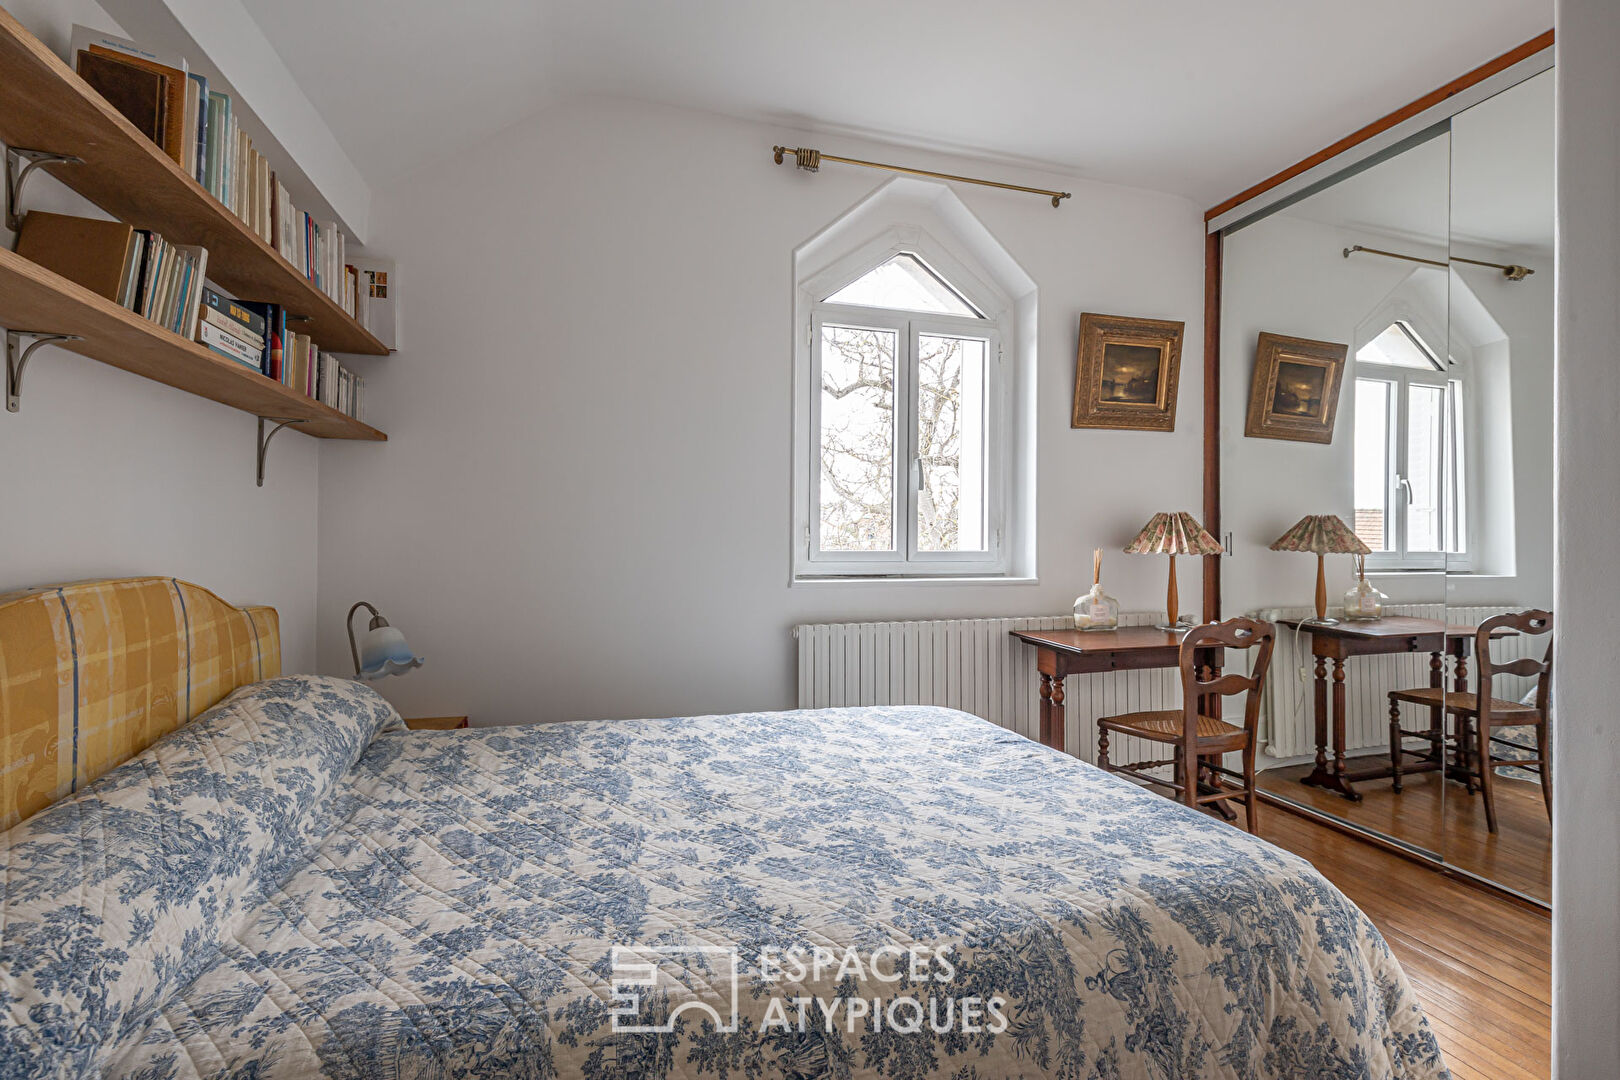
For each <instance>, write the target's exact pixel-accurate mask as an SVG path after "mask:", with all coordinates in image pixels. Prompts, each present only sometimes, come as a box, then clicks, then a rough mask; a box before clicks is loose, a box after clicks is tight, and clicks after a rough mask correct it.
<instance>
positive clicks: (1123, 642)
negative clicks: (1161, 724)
mask: <svg viewBox="0 0 1620 1080" xmlns="http://www.w3.org/2000/svg"><path fill="white" fill-rule="evenodd" d="M1009 633H1011V634H1012V636H1013V637H1015V638H1017V639H1018V640H1020V641H1022V642H1024V643H1025V644H1028V645H1033V646H1035V649H1036V654H1035V666H1036V670H1038V671H1039V672H1040V676H1041V743H1042V744H1043V745H1046V746H1050V747H1052V748H1053V749H1054V750H1062V749H1063V680H1064V678H1065V677H1067V676H1069V675H1090V674H1096V673H1098V672H1104V671H1138V670H1141V669H1143V668H1174V667H1180V666H1181V639H1182V637H1183V636H1185V635H1183V634H1180V633H1175V632H1172V631H1168V630H1156V629H1154V628H1153V627H1151V626H1122V627H1120V628H1119V629H1118V630H1085V631H1082V630H1012V631H1009ZM1199 652H1200V653H1201V654H1202V655H1201V656H1200V657H1199V662H1200V663H1201V664H1203V665H1205V666H1207V667H1208V668H1210V669H1211V670H1212V671H1213V672H1214V673H1215V674H1219V673H1220V670H1221V663H1222V662H1223V660H1224V652H1225V650H1223V649H1220V648H1218V647H1210V648H1201V649H1200V650H1199Z"/></svg>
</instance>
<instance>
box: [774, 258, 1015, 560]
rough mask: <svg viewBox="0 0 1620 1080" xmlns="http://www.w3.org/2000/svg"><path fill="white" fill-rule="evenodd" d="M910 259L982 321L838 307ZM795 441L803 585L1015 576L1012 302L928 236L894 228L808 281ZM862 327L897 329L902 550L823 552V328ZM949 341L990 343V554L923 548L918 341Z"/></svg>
mask: <svg viewBox="0 0 1620 1080" xmlns="http://www.w3.org/2000/svg"><path fill="white" fill-rule="evenodd" d="M900 254H909V255H912V256H915V257H916V258H917V259H919V260H920V261H921V262H922V263H923V264H924V265H925V266H927V267H928V268H929V269H931V270H933V271H934V272H935V273H936V274H937V275H938V276H939V277H940V278H942V279H943V280H944V281H946V282H947V283H948V284H949V285H950V286H951V288H953V289H954V290H956V291H957V292H958V293H960V294H961V295H962V297H963V298H964V299H965V300H967V302H968V303H969V304H970V305H972V306H973V308H974V309H976V310H977V311H979V312H981V313H983V316H984V317H983V318H973V317H971V316H963V315H942V314H935V313H930V312H911V311H901V310H896V309H891V308H871V307H865V306H860V305H851V304H834V303H830V302H827V301H825V300H823V299H821V298H822V297H826V296H831V295H833V294H834V293H836V292H837V291H838V290H839V289H842V288H843V287H844V286H845V285H848V284H850V283H851V282H853V281H855V280H857V279H859V278H860V277H861V276H863V275H864V274H866V273H867V272H869V271H871V270H873V269H875V268H876V267H878V266H881V265H882V264H883V263H885V262H887V261H888V260H889V259H891V258H893V257H894V256H896V255H900ZM797 308H798V316H797V319H796V321H797V323H798V327H799V329H798V332H797V333H796V337H797V348H796V350H795V352H796V355H797V357H798V361H799V362H798V364H797V367H798V369H799V374H798V376H797V378H796V379H795V398H796V400H797V407H796V413H797V415H799V416H800V417H802V418H803V423H802V424H801V425H800V430H799V431H798V432H797V434H796V437H795V442H796V446H795V453H794V460H795V470H794V471H795V477H794V489H795V495H794V543H793V577H794V579H795V580H818V579H823V580H824V579H840V578H843V579H869V578H870V579H934V578H940V579H948V578H951V577H1002V576H1008V575H1009V573H1010V569H1011V566H1010V564H1011V549H1012V545H1011V544H1010V543H1009V539H1010V538H1009V537H1008V535H1007V525H1008V517H1009V509H1010V502H1009V500H1010V495H1011V487H1012V474H1013V469H1012V465H1013V461H1012V459H1013V453H1014V446H1013V438H1012V427H1011V415H1010V413H1011V406H1012V395H1011V386H1010V383H1011V379H1012V366H1011V364H1010V363H1009V356H1008V354H1009V352H1010V351H1011V338H1012V313H1013V303H1012V301H1011V300H1010V299H1009V298H1008V297H1006V296H1005V295H1003V294H1002V293H1001V292H1000V290H998V289H996V288H994V287H993V286H990V285H989V284H987V283H986V282H985V281H984V279H983V277H982V276H981V275H980V274H978V273H975V272H974V271H973V270H972V269H971V268H970V267H969V266H967V265H966V263H965V262H964V261H963V260H962V259H959V258H957V257H956V256H955V255H954V254H952V253H951V252H950V251H949V250H948V249H947V248H946V247H945V246H944V245H942V244H939V243H938V242H937V241H934V240H933V239H932V238H931V237H929V236H928V234H927V233H925V232H924V231H923V230H921V229H919V228H916V227H914V226H904V227H898V228H894V229H890V230H888V231H887V232H885V233H884V234H883V235H882V236H880V237H878V238H877V239H875V240H873V241H871V242H869V243H867V244H864V245H862V246H861V247H860V248H858V249H857V250H855V251H853V252H850V253H849V254H848V255H846V256H844V257H842V258H840V259H837V260H836V261H835V262H833V263H832V264H831V265H830V266H828V267H826V268H825V269H823V270H821V271H820V272H818V273H816V274H814V275H812V276H811V277H809V278H808V279H807V280H806V281H804V282H803V283H801V285H800V288H799V290H798V305H797ZM826 324H831V325H834V326H859V327H870V328H872V329H885V330H893V331H895V333H896V335H897V346H898V347H897V349H896V356H895V406H896V408H895V417H896V420H895V426H896V431H895V440H894V442H895V460H894V464H893V474H892V475H893V477H894V480H895V489H896V491H895V496H896V497H895V500H894V506H895V509H894V514H895V517H894V526H895V531H896V537H895V546H894V549H893V550H890V551H824V550H822V549H821V547H820V535H819V534H820V528H819V525H820V506H821V501H820V496H821V392H820V388H821V328H822V327H823V326H824V325H826ZM931 333H941V334H946V335H952V336H960V337H975V338H980V339H983V340H985V341H986V343H987V345H986V354H985V361H986V362H985V381H986V386H985V517H986V520H985V540H986V548H987V550H985V551H920V550H918V546H917V540H918V528H917V492H918V485H919V484H920V482H921V479H920V475H919V472H918V464H917V454H916V438H917V431H916V427H917V425H916V417H917V386H916V379H915V375H914V373H915V370H916V365H917V356H918V337H919V336H920V335H924V334H931Z"/></svg>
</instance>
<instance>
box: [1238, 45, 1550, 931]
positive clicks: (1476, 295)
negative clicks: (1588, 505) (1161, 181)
mask: <svg viewBox="0 0 1620 1080" xmlns="http://www.w3.org/2000/svg"><path fill="white" fill-rule="evenodd" d="M1552 79H1553V76H1552V74H1551V73H1550V72H1547V73H1543V74H1541V75H1539V76H1536V77H1534V78H1532V79H1529V80H1527V81H1525V82H1522V83H1520V84H1518V85H1517V86H1514V87H1512V88H1511V89H1508V90H1506V91H1503V92H1502V93H1499V94H1497V95H1496V96H1494V97H1492V98H1489V99H1487V100H1485V101H1483V102H1481V103H1480V104H1478V105H1475V106H1474V107H1472V108H1470V109H1468V110H1465V111H1463V112H1461V113H1459V114H1457V115H1456V116H1454V117H1453V118H1452V119H1451V120H1450V121H1449V122H1446V123H1442V124H1441V125H1439V126H1438V127H1436V128H1432V129H1430V130H1429V132H1427V133H1426V135H1425V136H1419V137H1416V138H1414V139H1412V140H1408V142H1407V143H1406V144H1404V145H1403V146H1402V147H1400V148H1399V150H1398V152H1393V153H1390V154H1388V155H1386V156H1385V157H1383V158H1382V160H1377V161H1376V162H1375V163H1374V164H1371V165H1370V166H1367V167H1356V168H1354V169H1351V170H1347V171H1346V173H1345V174H1344V175H1343V176H1341V177H1340V178H1339V179H1338V180H1337V181H1336V182H1334V183H1331V184H1329V185H1328V186H1325V187H1322V188H1321V189H1320V190H1317V191H1316V192H1315V193H1314V194H1311V195H1309V196H1307V197H1305V198H1302V199H1298V200H1296V201H1294V202H1292V203H1290V204H1288V205H1286V206H1284V207H1283V208H1282V209H1280V210H1277V211H1275V212H1273V213H1271V214H1269V216H1264V217H1261V218H1259V219H1258V220H1254V221H1251V222H1249V223H1247V224H1242V225H1239V226H1237V227H1235V228H1233V229H1229V230H1228V231H1227V232H1226V234H1225V235H1224V237H1223V245H1222V276H1221V356H1222V364H1221V385H1220V395H1221V404H1222V408H1221V421H1222V423H1221V428H1220V453H1221V521H1222V526H1223V528H1224V529H1226V530H1228V538H1229V550H1230V552H1231V556H1230V558H1228V559H1226V560H1224V562H1223V571H1222V608H1223V610H1224V613H1225V614H1228V615H1230V614H1237V613H1240V612H1243V613H1255V614H1259V615H1261V616H1263V617H1267V618H1271V619H1273V620H1275V621H1277V622H1278V623H1279V626H1280V628H1281V630H1282V633H1281V634H1280V637H1279V641H1278V647H1277V655H1276V659H1275V660H1274V661H1273V668H1272V670H1273V672H1274V675H1273V679H1272V683H1271V686H1270V689H1269V691H1268V697H1269V701H1268V709H1267V714H1266V716H1265V718H1264V720H1263V724H1262V747H1263V750H1264V753H1263V754H1262V757H1261V759H1260V767H1261V769H1262V771H1261V773H1260V777H1259V786H1260V788H1261V789H1262V790H1263V791H1265V792H1268V793H1269V794H1270V795H1271V796H1272V797H1275V798H1280V799H1286V800H1288V801H1291V802H1294V803H1298V804H1302V805H1306V806H1309V807H1311V808H1312V809H1315V810H1317V811H1319V812H1322V813H1326V814H1330V815H1332V816H1333V817H1335V818H1338V819H1340V820H1342V821H1344V822H1346V823H1348V824H1350V825H1352V826H1354V827H1356V828H1358V829H1361V830H1365V831H1368V832H1372V833H1376V834H1378V835H1379V836H1381V837H1383V838H1386V839H1389V840H1393V841H1395V842H1397V843H1399V844H1401V845H1403V846H1405V847H1407V848H1409V849H1412V850H1415V851H1417V852H1419V853H1421V854H1424V855H1426V856H1428V857H1430V858H1433V859H1436V860H1443V861H1445V862H1447V863H1449V864H1452V865H1453V866H1455V867H1456V868H1458V869H1460V870H1464V871H1466V872H1468V873H1471V874H1475V875H1478V876H1480V877H1482V878H1486V879H1489V880H1491V881H1493V882H1495V883H1497V884H1500V885H1502V886H1504V887H1506V888H1509V889H1512V890H1514V891H1516V892H1519V893H1521V894H1523V895H1526V896H1529V897H1532V898H1536V899H1539V900H1542V901H1544V902H1545V901H1547V900H1548V899H1549V898H1550V887H1549V881H1550V873H1549V872H1550V863H1551V829H1550V825H1549V821H1548V814H1547V809H1546V806H1547V804H1546V803H1545V802H1544V800H1543V793H1544V787H1543V784H1542V782H1541V781H1542V777H1541V776H1540V774H1539V771H1538V770H1539V766H1538V765H1537V764H1536V762H1537V760H1538V759H1539V758H1540V757H1541V753H1540V750H1539V747H1540V746H1541V745H1544V744H1545V733H1546V731H1547V730H1548V729H1549V728H1550V723H1551V720H1552V717H1550V716H1549V715H1548V713H1547V707H1546V706H1547V703H1546V700H1545V696H1544V694H1542V688H1543V687H1544V686H1545V678H1544V677H1543V672H1542V670H1541V669H1540V668H1539V666H1538V665H1539V664H1540V662H1541V661H1542V660H1543V658H1544V656H1545V655H1546V652H1547V643H1548V641H1549V640H1550V636H1551V635H1550V634H1546V633H1543V632H1541V631H1542V630H1544V628H1545V624H1546V623H1547V622H1548V621H1549V620H1550V616H1548V615H1546V614H1544V613H1543V614H1538V615H1535V616H1530V617H1521V616H1520V615H1519V613H1522V612H1526V611H1536V612H1541V611H1542V609H1545V608H1547V607H1548V606H1549V605H1550V603H1551V594H1552V533H1551V523H1552V508H1551V490H1552V484H1551V478H1552V368H1551V362H1552V297H1553V291H1552V284H1553V282H1552V229H1553V218H1552V198H1553V187H1552V181H1553V175H1552V170H1553V144H1552V118H1553V101H1552ZM1278 342H1281V343H1282V344H1281V345H1278V344H1277V343H1278ZM1335 358H1337V359H1335ZM1313 363H1314V364H1316V365H1317V367H1316V368H1314V369H1312V370H1311V371H1310V372H1309V374H1311V375H1312V377H1313V378H1314V379H1315V380H1316V381H1315V382H1311V383H1310V385H1309V386H1308V387H1307V386H1306V381H1302V380H1304V375H1305V374H1307V372H1306V368H1307V367H1308V366H1309V365H1311V364H1313ZM1335 380H1338V381H1337V382H1335ZM1307 417H1309V419H1310V420H1311V421H1312V422H1313V423H1315V424H1316V425H1317V426H1316V427H1314V428H1313V427H1312V426H1311V425H1310V424H1307V423H1306V419H1307ZM1290 551H1299V552H1311V553H1315V554H1316V555H1317V558H1316V559H1314V560H1306V559H1300V558H1298V557H1297V556H1290V555H1287V554H1283V552H1290ZM1319 568H1320V574H1321V576H1317V575H1318V573H1319ZM1313 578H1315V581H1314V582H1313ZM1482 625H1483V626H1484V627H1485V630H1486V635H1487V638H1488V639H1489V640H1488V648H1486V649H1485V650H1484V651H1482V646H1481V643H1480V641H1479V640H1478V631H1479V628H1480V627H1481V626H1482ZM1486 652H1488V655H1486V654H1485V653H1486ZM1482 683H1483V684H1484V685H1482ZM1538 695H1541V696H1538ZM1482 748H1488V758H1487V757H1486V754H1485V753H1484V752H1483V749H1482ZM1506 760H1512V761H1514V762H1515V764H1513V765H1503V764H1501V762H1502V761H1506Z"/></svg>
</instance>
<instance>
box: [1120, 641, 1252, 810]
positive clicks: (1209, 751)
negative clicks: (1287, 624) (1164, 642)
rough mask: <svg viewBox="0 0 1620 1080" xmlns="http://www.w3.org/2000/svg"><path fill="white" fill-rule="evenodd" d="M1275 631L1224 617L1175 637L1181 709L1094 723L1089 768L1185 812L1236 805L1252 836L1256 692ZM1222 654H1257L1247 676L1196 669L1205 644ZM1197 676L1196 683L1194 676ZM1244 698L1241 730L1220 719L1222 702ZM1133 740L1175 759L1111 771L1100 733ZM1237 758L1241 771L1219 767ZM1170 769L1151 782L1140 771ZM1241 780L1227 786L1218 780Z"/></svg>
mask: <svg viewBox="0 0 1620 1080" xmlns="http://www.w3.org/2000/svg"><path fill="white" fill-rule="evenodd" d="M1275 644H1276V630H1275V629H1274V628H1273V627H1272V625H1271V624H1270V623H1268V622H1261V621H1260V620H1258V619H1228V620H1227V621H1226V622H1222V623H1207V624H1205V625H1204V626H1196V627H1194V628H1193V629H1191V630H1189V631H1187V635H1186V636H1185V637H1183V638H1182V639H1181V664H1180V667H1181V702H1182V705H1181V708H1179V709H1164V710H1160V711H1157V712H1134V713H1125V714H1123V715H1121V716H1103V717H1099V718H1098V720H1097V764H1098V765H1099V766H1100V767H1101V768H1103V769H1104V770H1106V771H1108V772H1116V773H1123V774H1125V775H1126V776H1130V777H1134V778H1135V779H1137V780H1141V781H1143V782H1144V783H1148V784H1152V785H1154V786H1156V787H1161V788H1168V789H1170V790H1171V791H1173V792H1175V793H1176V794H1175V797H1176V798H1179V799H1180V800H1181V801H1182V802H1184V803H1186V804H1187V805H1188V806H1192V807H1201V806H1207V805H1209V804H1216V805H1217V809H1221V810H1222V811H1223V812H1224V811H1225V807H1223V806H1220V805H1219V804H1221V803H1222V802H1224V801H1225V800H1228V799H1240V800H1242V801H1243V803H1244V806H1245V808H1246V809H1247V819H1248V826H1249V831H1250V832H1251V833H1252V832H1254V831H1256V829H1257V827H1258V822H1257V819H1256V817H1255V812H1256V806H1257V800H1256V798H1255V790H1254V752H1255V743H1256V742H1257V741H1258V740H1257V739H1256V737H1255V729H1256V726H1257V725H1258V724H1259V721H1260V691H1261V689H1262V688H1263V687H1264V686H1265V681H1266V669H1267V668H1269V667H1270V666H1271V650H1272V646H1273V645H1275ZM1217 645H1218V646H1223V647H1225V648H1228V649H1258V650H1259V651H1258V652H1257V653H1255V658H1254V665H1253V667H1252V668H1251V670H1250V673H1249V675H1248V676H1246V677H1245V676H1242V675H1221V674H1219V673H1218V672H1211V671H1210V669H1209V668H1208V667H1207V666H1205V667H1204V668H1203V669H1202V670H1200V669H1199V666H1198V660H1197V657H1198V651H1199V649H1207V648H1209V647H1211V646H1217ZM1201 676H1204V677H1201ZM1235 694H1245V695H1247V699H1246V700H1245V702H1244V706H1243V726H1242V727H1238V726H1236V725H1234V724H1229V723H1227V722H1226V721H1225V720H1222V719H1220V716H1219V714H1220V712H1221V709H1220V701H1221V698H1222V697H1226V696H1229V695H1235ZM1109 732H1113V733H1115V734H1118V735H1133V736H1135V737H1136V738H1138V739H1146V740H1147V741H1149V742H1153V743H1167V744H1169V745H1171V746H1173V747H1175V755H1174V757H1172V758H1169V759H1166V760H1163V761H1139V762H1134V763H1128V764H1124V765H1116V764H1114V763H1113V762H1111V761H1109V760H1108V734H1109ZM1233 751H1242V753H1243V771H1242V772H1241V773H1238V772H1234V771H1233V770H1231V769H1228V768H1226V767H1224V766H1223V765H1222V764H1221V763H1220V762H1221V755H1223V754H1228V753H1231V752H1233ZM1166 765H1173V766H1174V770H1173V775H1174V777H1175V779H1174V780H1165V779H1162V778H1160V777H1157V776H1151V775H1149V774H1148V772H1147V770H1149V769H1157V768H1161V767H1163V766H1166ZM1223 777H1227V778H1231V779H1233V780H1238V781H1241V782H1242V785H1243V786H1242V787H1240V788H1237V789H1233V788H1230V787H1227V786H1226V785H1225V784H1224V783H1223V782H1222V778H1223Z"/></svg>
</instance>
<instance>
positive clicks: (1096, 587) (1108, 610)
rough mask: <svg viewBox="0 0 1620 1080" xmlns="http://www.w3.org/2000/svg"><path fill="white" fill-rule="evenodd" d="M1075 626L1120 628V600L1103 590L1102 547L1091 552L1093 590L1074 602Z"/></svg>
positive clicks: (1098, 628) (1083, 627)
mask: <svg viewBox="0 0 1620 1080" xmlns="http://www.w3.org/2000/svg"><path fill="white" fill-rule="evenodd" d="M1074 628H1075V629H1076V630H1117V629H1119V601H1118V600H1115V599H1114V598H1113V597H1112V596H1109V595H1108V594H1107V593H1105V592H1103V587H1102V548H1097V549H1096V550H1095V551H1093V552H1092V553H1091V591H1090V592H1088V593H1086V594H1085V595H1084V596H1082V597H1080V598H1079V599H1078V600H1076V601H1075V602H1074Z"/></svg>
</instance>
